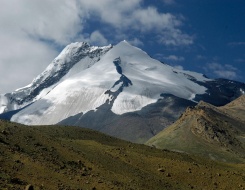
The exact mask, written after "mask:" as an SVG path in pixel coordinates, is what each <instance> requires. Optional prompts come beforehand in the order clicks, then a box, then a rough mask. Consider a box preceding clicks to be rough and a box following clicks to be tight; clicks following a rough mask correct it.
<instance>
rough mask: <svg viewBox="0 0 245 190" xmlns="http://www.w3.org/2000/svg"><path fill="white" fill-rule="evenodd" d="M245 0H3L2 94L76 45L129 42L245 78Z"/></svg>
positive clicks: (175, 61)
mask: <svg viewBox="0 0 245 190" xmlns="http://www.w3.org/2000/svg"><path fill="white" fill-rule="evenodd" d="M244 18H245V1H244V0H233V1H232V0H215V1H214V0H205V1H204V0H185V1H181V0H121V1H119V0H90V1H88V0H69V1H66V0H42V1H39V0H22V1H19V0H12V1H9V0H2V1H1V7H0V26H1V30H0V49H1V51H0V75H1V78H2V80H0V93H5V92H10V91H12V90H14V89H16V88H19V87H22V86H25V85H27V84H28V83H30V82H31V81H32V80H33V78H34V77H36V76H37V75H38V74H39V73H41V72H42V71H43V70H44V69H45V68H46V67H47V65H48V64H49V63H50V62H51V61H52V60H53V59H54V58H55V57H56V56H57V55H58V54H59V52H60V51H61V50H62V49H63V48H64V47H65V46H66V45H67V44H69V43H71V42H75V41H87V42H89V43H91V44H92V45H107V44H110V43H111V44H116V43H118V42H120V41H121V40H124V39H126V40H127V41H129V42H130V43H131V44H132V45H135V46H137V47H139V48H141V49H143V50H144V51H146V52H147V53H148V54H149V55H150V56H152V57H153V58H156V59H159V60H161V61H163V62H165V63H168V64H170V65H172V66H175V67H178V68H182V69H185V70H191V71H196V72H201V73H203V74H205V75H207V76H208V77H210V78H228V79H233V80H237V81H241V82H245V75H244V73H245V22H244Z"/></svg>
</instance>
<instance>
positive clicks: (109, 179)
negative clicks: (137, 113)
mask: <svg viewBox="0 0 245 190" xmlns="http://www.w3.org/2000/svg"><path fill="white" fill-rule="evenodd" d="M228 179H229V180H228ZM244 179H245V165H244V164H224V163H218V162H214V161H210V160H206V159H203V158H201V157H196V156H191V155H187V154H182V153H176V152H170V151H162V150H158V149H155V148H152V147H147V146H144V145H139V144H133V143H129V142H126V141H122V140H119V139H116V138H113V137H110V136H106V135H103V134H101V133H99V132H95V131H91V130H88V129H83V128H78V127H60V126H35V127H30V126H24V125H19V124H16V123H10V122H6V121H3V120H0V189H13V190H17V189H24V188H25V186H27V185H28V184H32V185H33V186H34V189H35V190H36V189H49V190H52V189H62V190H63V189H89V190H90V189H134V190H135V189H140V190H141V189H161V190H162V189H193V188H194V189H242V188H243V187H245V184H244Z"/></svg>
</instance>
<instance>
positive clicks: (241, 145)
mask: <svg viewBox="0 0 245 190" xmlns="http://www.w3.org/2000/svg"><path fill="white" fill-rule="evenodd" d="M244 97H245V96H242V97H240V98H239V99H237V100H235V101H233V102H232V103H230V104H228V105H227V106H224V107H220V108H217V107H215V106H212V105H210V104H207V103H205V102H200V103H199V104H198V105H197V106H195V107H192V108H188V109H187V110H186V111H185V113H183V115H182V116H181V117H180V118H179V120H178V121H176V122H175V123H174V124H173V125H171V126H169V127H168V128H166V129H165V130H163V131H162V132H160V133H158V134H157V135H156V136H155V137H153V138H151V139H150V140H149V141H148V142H147V143H146V144H148V145H154V146H155V147H157V148H166V149H169V150H175V151H181V152H186V153H192V154H197V155H200V156H204V157H207V158H211V159H213V160H219V161H224V162H243V163H244V162H245V98H244Z"/></svg>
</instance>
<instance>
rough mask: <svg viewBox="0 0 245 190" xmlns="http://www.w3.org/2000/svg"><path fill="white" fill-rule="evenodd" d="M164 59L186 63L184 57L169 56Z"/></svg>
mask: <svg viewBox="0 0 245 190" xmlns="http://www.w3.org/2000/svg"><path fill="white" fill-rule="evenodd" d="M163 58H164V59H167V60H170V61H184V60H185V58H184V57H182V56H176V55H169V56H167V57H163Z"/></svg>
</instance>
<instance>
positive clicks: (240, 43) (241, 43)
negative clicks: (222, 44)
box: [228, 42, 245, 46]
mask: <svg viewBox="0 0 245 190" xmlns="http://www.w3.org/2000/svg"><path fill="white" fill-rule="evenodd" d="M228 45H229V46H244V45H245V42H230V43H228Z"/></svg>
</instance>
